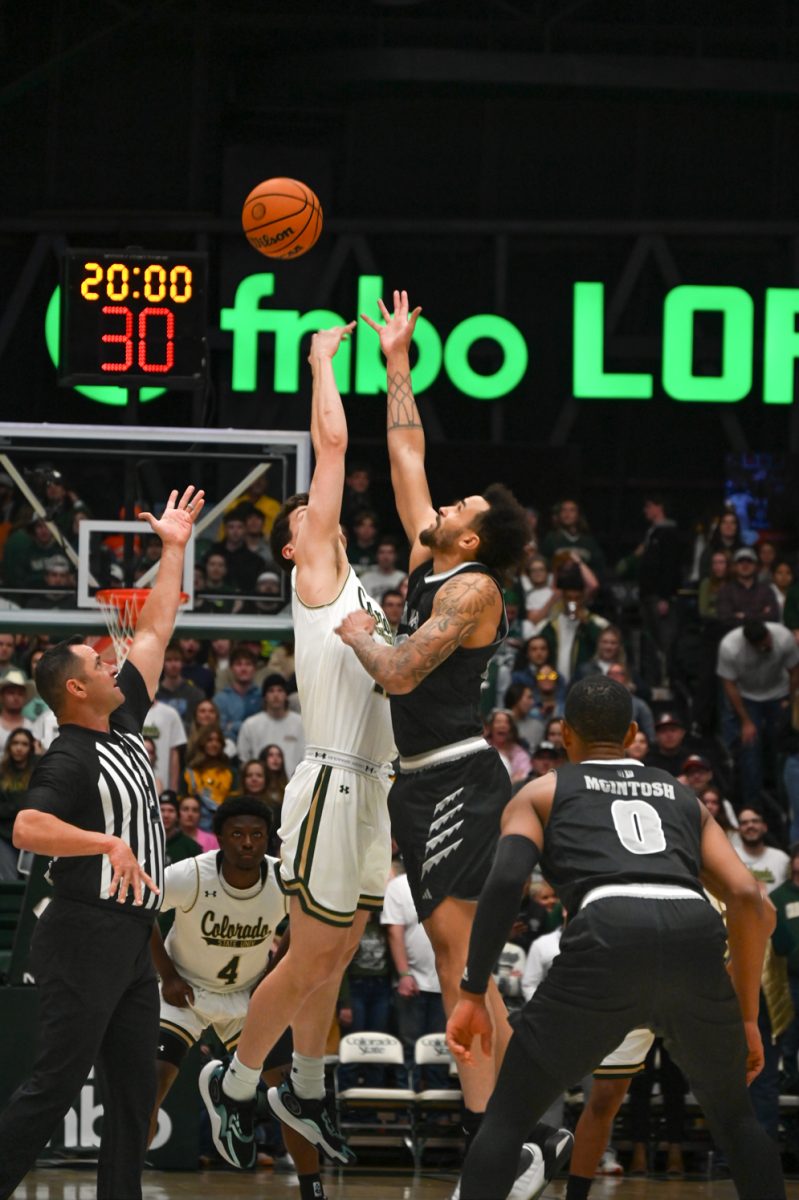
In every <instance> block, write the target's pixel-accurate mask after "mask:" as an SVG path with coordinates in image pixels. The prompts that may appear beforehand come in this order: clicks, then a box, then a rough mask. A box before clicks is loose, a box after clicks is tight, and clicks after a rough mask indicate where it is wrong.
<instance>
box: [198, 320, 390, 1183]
mask: <svg viewBox="0 0 799 1200" xmlns="http://www.w3.org/2000/svg"><path fill="white" fill-rule="evenodd" d="M354 325H355V323H354V322H352V323H351V324H350V325H347V326H342V327H337V328H335V329H330V330H325V331H320V332H319V333H317V334H315V335H314V337H313V339H312V342H311V353H310V356H309V361H310V363H311V369H312V375H313V393H312V406H311V439H312V442H313V448H314V454H315V457H316V466H315V470H314V475H313V479H312V481H311V487H310V491H309V493H308V494H307V495H297V496H292V497H291V498H290V499H289V500H287V501H286V503H285V504H284V506H283V508H282V509H281V511H280V513H279V514H278V516H277V518H276V519H275V523H274V525H273V527H272V534H271V544H272V553H273V555H274V558H275V561H276V562H279V563H281V564H282V565H283V566H284V568H285V569H286V570H288V571H290V572H291V577H292V612H293V617H294V634H295V670H296V677H297V690H298V692H299V697H300V704H301V707H302V718H303V726H304V728H305V732H306V754H305V759H304V761H303V762H302V763H300V765H299V767H298V768H297V770H296V771H295V773H294V775H293V776H292V779H291V782H290V783H289V786H288V787H287V789H286V793H285V796H284V800H283V807H282V824H281V828H280V837H281V840H282V850H281V868H280V875H281V884H282V886H283V888H284V889H285V890H286V891H287V892H288V894H289V896H290V897H291V899H290V913H291V947H290V949H289V951H288V953H287V954H286V955H285V957H284V958H283V959H282V961H281V962H280V963H279V964H278V965H277V967H276V968H275V969H274V971H272V972H271V973H270V974H269V975H268V976H267V978H266V979H264V980H263V982H262V983H261V984H260V985H259V987H258V988H257V990H256V991H255V993H254V995H253V997H252V1000H251V1003H250V1010H249V1013H248V1016H247V1020H246V1022H245V1025H244V1029H243V1031H242V1035H241V1038H240V1040H239V1045H238V1049H237V1051H236V1053H235V1055H234V1057H233V1061H232V1063H231V1065H230V1067H229V1068H228V1071H227V1072H226V1073H225V1072H223V1070H222V1067H221V1064H219V1063H209V1064H208V1066H207V1067H205V1068H204V1070H203V1072H202V1074H201V1076H200V1090H201V1092H202V1094H203V1098H204V1100H205V1104H206V1107H207V1108H208V1112H209V1115H210V1118H211V1128H212V1133H213V1137H214V1143H215V1145H216V1146H217V1148H218V1150H219V1152H220V1154H222V1156H223V1157H224V1158H225V1159H226V1160H227V1161H228V1162H230V1163H231V1164H232V1165H233V1166H237V1167H247V1166H249V1165H250V1164H251V1163H252V1161H253V1159H254V1156H255V1146H254V1142H253V1136H252V1114H253V1100H254V1096H255V1089H256V1086H257V1083H258V1077H259V1074H260V1068H261V1063H262V1062H263V1060H264V1058H265V1056H266V1055H267V1053H268V1052H269V1050H270V1049H271V1048H272V1047H273V1046H274V1044H275V1042H276V1041H277V1039H278V1038H279V1036H280V1035H281V1033H282V1032H283V1030H284V1029H285V1028H286V1026H287V1025H291V1028H292V1033H293V1038H294V1046H295V1050H294V1055H293V1059H292V1069H291V1077H290V1079H289V1080H288V1081H287V1082H286V1083H285V1084H283V1085H282V1086H281V1087H280V1088H276V1089H270V1092H269V1104H270V1107H271V1108H272V1110H273V1112H275V1114H276V1115H277V1116H278V1117H279V1118H280V1119H281V1120H282V1121H283V1122H284V1123H285V1124H289V1125H293V1127H294V1128H295V1129H296V1130H297V1131H298V1132H299V1133H301V1134H302V1135H303V1136H304V1137H306V1138H308V1140H309V1141H312V1142H313V1143H314V1144H315V1145H319V1146H322V1147H323V1148H324V1150H325V1151H326V1152H327V1153H328V1154H329V1155H330V1156H331V1157H333V1158H335V1159H338V1161H340V1162H351V1161H353V1159H354V1155H353V1154H352V1152H351V1151H350V1150H349V1148H348V1146H347V1144H346V1142H345V1141H344V1140H343V1138H342V1137H341V1134H340V1132H339V1130H338V1129H337V1127H336V1122H335V1114H334V1108H333V1104H332V1100H331V1098H330V1097H328V1096H326V1094H325V1086H324V1052H325V1043H326V1041H327V1035H328V1031H329V1029H330V1024H331V1021H332V1017H333V1012H334V1009H335V1003H336V999H337V996H338V990H339V985H340V981H341V976H342V974H343V972H344V969H345V967H346V965H347V963H348V962H349V960H350V958H351V957H352V955H353V953H354V952H355V949H356V947H357V945H358V942H359V941H360V937H361V934H362V933H363V930H364V926H365V924H366V919H367V916H368V912H369V909H371V908H378V907H380V905H381V903H382V897H383V893H384V890H385V885H386V882H387V880H388V874H389V869H390V865H391V838H390V824H389V817H388V807H387V794H388V766H387V764H388V760H389V759H391V758H392V757H393V754H394V742H393V737H392V733H391V717H390V713H389V705H388V701H387V699H386V698H385V696H384V695H383V693H382V690H381V689H379V688H376V687H375V683H374V681H373V680H372V679H371V678H370V676H369V675H368V674H367V673H366V671H365V670H364V669H363V667H361V665H360V664H359V663H358V661H357V659H356V658H355V655H353V654H351V653H350V652H349V651H348V648H347V647H346V646H344V644H343V643H342V642H341V641H340V640H339V638H338V637H337V636H336V634H335V628H336V626H337V625H338V624H339V623H340V622H341V620H342V619H343V617H344V616H345V614H346V613H348V612H351V611H352V610H353V608H362V609H364V610H365V611H366V612H368V613H370V614H371V615H372V616H373V617H374V619H375V627H374V637H375V640H376V641H378V642H380V643H384V644H388V645H390V644H391V643H392V641H393V635H392V632H391V627H390V625H389V623H388V621H387V620H386V618H385V615H384V614H383V612H382V611H381V609H380V606H379V605H378V604H377V603H376V602H375V601H374V600H372V599H370V598H369V597H368V596H367V595H366V593H365V592H364V590H363V588H362V587H361V585H360V584H359V582H358V580H357V578H356V576H355V574H354V572H353V570H352V568H351V566H350V564H349V563H348V561H347V555H346V552H345V546H346V542H345V538H344V535H343V533H342V530H341V526H340V523H339V521H340V514H341V501H342V496H343V491H344V456H345V452H346V448H347V424H346V419H345V416H344V408H343V406H342V403H341V396H340V395H339V392H338V388H337V387H336V382H335V378H334V374H333V357H334V356H335V354H336V351H337V350H338V348H339V346H340V344H341V342H342V340H343V339H344V338H346V337H348V336H349V334H350V333H351V332H352V330H353V328H354Z"/></svg>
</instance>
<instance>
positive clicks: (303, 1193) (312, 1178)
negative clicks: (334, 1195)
mask: <svg viewBox="0 0 799 1200" xmlns="http://www.w3.org/2000/svg"><path fill="white" fill-rule="evenodd" d="M297 1178H298V1180H299V1182H300V1200H327V1197H326V1196H325V1189H324V1187H323V1186H322V1180H321V1179H320V1178H319V1175H318V1173H315V1174H313V1175H298V1176H297Z"/></svg>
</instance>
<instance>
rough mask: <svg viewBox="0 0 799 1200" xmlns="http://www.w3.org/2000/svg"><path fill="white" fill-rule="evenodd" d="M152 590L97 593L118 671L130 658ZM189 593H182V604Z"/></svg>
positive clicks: (132, 589) (96, 598)
mask: <svg viewBox="0 0 799 1200" xmlns="http://www.w3.org/2000/svg"><path fill="white" fill-rule="evenodd" d="M151 591H152V588H103V589H102V590H101V591H99V592H95V597H94V598H95V600H96V601H97V603H98V604H99V605H100V608H101V610H102V613H103V617H104V619H105V623H106V625H107V626H108V632H109V634H110V636H111V641H112V642H113V645H114V654H115V655H116V660H117V669H119V668H121V667H122V664H123V663H124V661H125V659H126V658H127V657H128V651H129V650H130V646H131V642H132V641H133V635H134V633H135V632H136V624H137V622H138V620H139V614H140V613H141V610H142V609H143V608H144V606H145V604H146V603H147V600H148V599H149V596H150V592H151ZM188 598H189V597H188V593H187V592H181V593H180V603H181V604H185V603H186V601H187V600H188Z"/></svg>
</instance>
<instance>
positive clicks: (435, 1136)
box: [413, 1033, 463, 1165]
mask: <svg viewBox="0 0 799 1200" xmlns="http://www.w3.org/2000/svg"><path fill="white" fill-rule="evenodd" d="M413 1057H414V1062H415V1064H416V1066H417V1067H425V1066H428V1067H430V1066H435V1067H444V1068H446V1070H447V1073H448V1075H449V1076H450V1077H452V1076H454V1080H452V1082H453V1084H455V1085H458V1086H452V1087H435V1088H423V1089H422V1090H421V1091H418V1092H417V1093H416V1145H417V1154H418V1159H419V1165H421V1160H422V1155H423V1154H424V1151H425V1149H426V1148H427V1147H432V1146H435V1147H439V1146H450V1145H454V1144H455V1143H456V1142H457V1143H460V1142H461V1141H462V1139H463V1131H462V1129H461V1122H460V1116H461V1108H462V1104H463V1094H462V1092H461V1089H460V1086H459V1084H458V1074H457V1068H456V1066H455V1061H454V1059H453V1057H452V1055H451V1054H450V1052H449V1047H448V1046H447V1038H446V1034H443V1033H425V1034H423V1035H422V1037H420V1038H418V1039H417V1041H416V1045H415V1047H414V1053H413ZM448 1119H449V1120H448Z"/></svg>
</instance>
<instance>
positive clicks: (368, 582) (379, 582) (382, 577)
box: [361, 534, 407, 604]
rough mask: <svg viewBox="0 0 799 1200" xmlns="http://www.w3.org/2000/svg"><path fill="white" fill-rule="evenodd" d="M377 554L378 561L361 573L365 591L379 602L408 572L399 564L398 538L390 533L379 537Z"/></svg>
mask: <svg viewBox="0 0 799 1200" xmlns="http://www.w3.org/2000/svg"><path fill="white" fill-rule="evenodd" d="M375 555H376V557H377V562H376V564H375V566H373V567H369V568H367V570H365V571H364V572H363V573H362V574H361V583H362V584H363V589H364V591H365V592H366V593H367V594H368V595H369V596H371V597H372V598H373V599H374V600H377V602H378V604H379V603H380V598H381V596H382V595H383V593H384V592H387V591H389V590H390V589H393V588H396V587H398V586H399V584H400V583H401V582H402V580H403V579H404V578H405V576H406V574H407V572H406V571H404V570H403V568H402V567H400V566H398V565H397V562H398V559H399V549H398V548H397V539H396V538H394V537H392V536H391V535H390V534H381V536H380V537H379V538H378V540H377V547H376V549H375Z"/></svg>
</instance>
